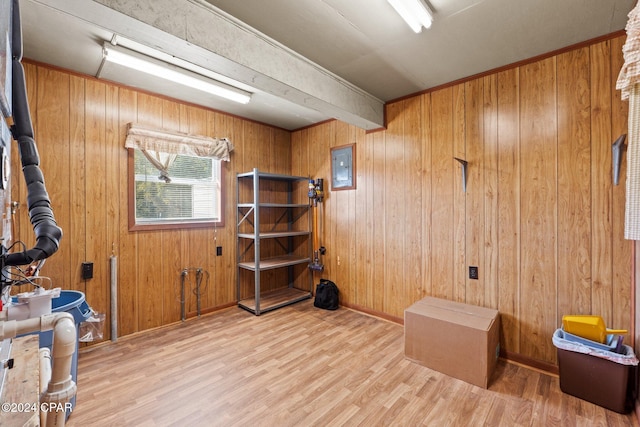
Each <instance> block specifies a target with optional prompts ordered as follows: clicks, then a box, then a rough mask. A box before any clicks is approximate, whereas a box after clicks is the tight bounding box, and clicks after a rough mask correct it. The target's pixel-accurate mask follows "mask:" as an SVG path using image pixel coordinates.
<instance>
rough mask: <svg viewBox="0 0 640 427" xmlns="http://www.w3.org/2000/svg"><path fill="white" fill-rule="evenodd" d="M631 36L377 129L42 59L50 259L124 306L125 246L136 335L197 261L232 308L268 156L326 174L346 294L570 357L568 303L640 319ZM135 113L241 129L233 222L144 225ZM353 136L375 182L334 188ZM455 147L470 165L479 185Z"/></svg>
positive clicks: (24, 229) (17, 192)
mask: <svg viewBox="0 0 640 427" xmlns="http://www.w3.org/2000/svg"><path fill="white" fill-rule="evenodd" d="M623 42H624V37H617V38H612V39H610V40H607V41H602V42H599V43H596V44H593V45H591V46H586V47H582V48H579V49H575V50H572V51H569V52H566V53H562V54H559V55H556V56H552V57H548V58H545V59H541V60H539V61H536V62H532V63H529V64H526V65H521V66H519V67H516V68H511V69H507V70H502V71H499V72H496V73H493V74H490V75H486V76H483V77H479V78H476V79H473V80H469V81H466V82H464V83H460V84H455V85H451V86H448V87H445V88H442V89H439V90H435V91H432V92H429V93H425V94H421V95H418V96H415V97H411V98H408V99H405V100H402V101H398V102H395V103H392V104H390V105H388V106H387V120H388V127H387V128H386V129H385V130H384V131H379V132H373V133H366V132H365V131H363V130H361V129H358V128H356V127H354V126H350V125H347V124H345V123H342V122H339V121H331V122H328V123H323V124H319V125H317V126H314V127H310V128H306V129H302V130H299V131H296V132H293V133H289V132H286V131H283V130H279V129H275V128H272V127H269V126H264V125H260V124H257V123H254V122H251V121H247V120H243V119H240V118H237V117H233V116H230V115H226V114H223V113H219V112H213V111H209V110H206V109H202V108H198V107H194V106H190V105H186V104H183V103H179V102H174V101H171V100H167V99H164V98H161V97H155V96H151V95H149V94H145V93H141V92H138V91H135V90H131V89H126V88H122V87H119V86H115V85H111V84H109V83H105V82H102V81H98V80H95V79H93V78H85V77H82V76H77V75H72V74H68V73H65V72H62V71H59V70H54V69H51V68H48V67H44V66H40V65H36V64H26V72H27V87H28V89H29V97H30V98H29V100H30V106H31V111H32V114H33V119H34V125H35V130H36V141H37V143H38V148H39V152H40V155H41V157H42V169H43V171H44V174H45V178H46V180H47V187H48V190H49V193H50V196H51V199H52V201H53V205H54V209H55V215H56V218H57V220H58V222H59V223H60V225H61V226H62V228H63V230H64V233H65V234H64V237H63V240H62V244H61V248H60V251H59V252H58V253H57V254H56V255H55V256H53V257H51V258H50V259H49V260H48V261H47V263H46V265H45V267H44V269H43V271H42V274H43V275H47V276H49V277H51V278H52V279H53V280H54V284H55V285H56V286H61V287H63V288H66V289H78V290H82V291H84V292H85V293H86V296H87V300H88V301H89V303H90V304H91V306H92V307H94V308H95V309H96V310H98V311H101V312H105V313H107V314H108V315H110V312H109V305H110V292H109V282H110V273H109V259H110V256H111V255H112V254H113V255H116V256H117V257H118V283H119V295H118V309H119V313H118V322H119V335H127V334H131V333H135V332H138V331H143V330H146V329H149V328H153V327H156V326H160V325H165V324H168V323H172V322H176V321H179V318H180V303H179V298H178V295H179V284H180V272H181V271H182V269H184V268H189V267H201V268H203V269H205V270H206V271H207V272H209V274H210V280H209V281H208V287H207V289H206V293H205V295H204V296H203V303H202V308H203V310H212V309H215V308H219V307H224V306H228V305H233V304H235V302H236V295H235V284H236V269H235V260H236V250H235V246H236V245H235V208H234V203H235V179H234V178H235V174H236V173H237V172H244V171H248V170H251V169H252V168H254V167H258V168H260V169H263V170H265V171H269V172H276V173H292V174H295V175H302V176H309V177H312V178H325V180H326V183H327V188H326V190H327V191H326V198H325V201H324V203H323V204H322V206H321V215H320V218H321V224H320V234H321V244H322V245H324V246H325V247H326V248H327V254H326V256H325V258H324V264H325V271H324V272H323V274H322V276H324V277H328V278H331V279H332V280H334V281H335V282H336V283H337V284H338V285H339V287H340V290H341V298H342V302H343V303H344V304H345V305H348V306H351V307H354V308H357V309H360V310H363V311H368V312H372V313H376V314H378V315H382V316H384V317H387V318H391V319H395V320H397V321H402V317H403V310H404V309H405V308H406V307H407V306H409V305H410V304H412V303H413V302H414V301H416V300H418V299H420V298H422V297H424V296H427V295H433V296H437V297H442V298H447V299H452V300H457V301H465V302H468V303H472V304H477V305H483V306H488V307H494V308H497V309H498V310H499V311H500V313H501V321H502V333H501V340H502V346H503V348H504V349H505V350H506V351H507V352H510V353H513V354H518V355H521V356H524V357H525V358H529V359H532V360H537V361H540V362H542V363H549V364H553V363H555V348H554V347H553V345H552V343H551V335H552V333H553V331H554V330H555V329H556V328H557V327H558V326H559V325H560V320H561V317H562V315H563V314H566V313H595V314H601V315H603V316H604V317H605V319H606V321H607V324H609V325H612V326H614V327H619V328H629V327H630V326H631V319H630V304H631V302H630V294H631V290H630V280H631V261H630V257H631V245H630V243H629V242H627V241H625V240H624V239H623V231H622V230H623V220H624V177H625V170H624V166H625V165H624V164H623V171H622V177H621V183H620V185H619V186H614V185H613V183H612V177H611V144H612V142H613V140H615V138H617V137H618V136H619V135H620V134H622V133H626V114H627V103H626V102H622V101H621V100H620V93H619V91H617V90H615V80H616V78H617V74H618V70H619V69H620V67H621V65H622V54H621V51H622V44H623ZM131 121H138V122H144V123H147V124H151V125H155V126H161V127H165V128H168V129H174V130H180V131H188V132H192V133H200V134H207V135H212V136H218V137H229V138H230V139H231V140H232V141H233V142H234V144H235V146H236V150H235V151H234V153H233V156H232V161H231V162H230V163H228V164H225V174H226V185H225V188H226V190H227V191H226V195H225V201H226V210H225V216H226V225H225V226H224V227H221V228H219V229H193V230H174V231H157V232H148V231H147V232H133V233H132V232H129V231H128V225H127V210H126V206H127V173H126V168H127V152H126V150H125V149H124V148H123V144H124V137H125V126H126V124H127V123H128V122H131ZM350 143H355V144H356V165H357V171H356V173H357V189H355V190H345V191H331V188H330V187H331V185H330V176H331V171H330V168H331V165H330V158H329V153H330V148H331V147H335V146H340V145H344V144H350ZM14 151H15V150H14ZM455 157H458V158H461V159H465V160H466V161H467V162H468V178H467V183H466V184H467V190H466V192H464V191H463V182H462V174H461V168H460V165H459V164H458V162H457V161H456V160H454V158H455ZM13 162H14V163H13V167H14V168H13V170H14V179H13V194H14V199H15V200H17V201H19V202H20V209H19V211H18V214H17V215H16V216H15V218H14V230H15V235H16V236H15V237H16V238H17V239H20V240H23V241H25V242H26V243H27V245H28V246H31V245H32V244H33V232H32V231H31V226H30V224H29V222H28V219H27V212H26V205H25V194H24V193H25V189H24V184H23V180H22V178H21V177H20V176H19V172H16V171H19V167H18V166H17V165H18V163H17V156H16V155H15V153H14V155H13ZM215 246H222V247H223V255H222V256H221V257H216V256H215ZM83 261H92V262H94V266H95V267H94V278H93V279H91V280H87V281H84V280H82V279H81V276H80V264H81V263H82V262H83ZM469 266H478V267H479V273H480V277H479V279H478V280H470V279H468V267H469ZM191 281H193V278H191ZM316 281H317V280H316ZM188 295H189V298H188V301H187V305H188V307H187V309H188V311H189V312H190V313H193V312H194V311H195V297H194V296H193V294H191V293H189V294H188ZM107 325H108V321H107ZM106 329H107V330H106V338H107V339H108V338H109V331H108V329H109V328H108V327H107V328H106Z"/></svg>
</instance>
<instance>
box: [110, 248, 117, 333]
mask: <svg viewBox="0 0 640 427" xmlns="http://www.w3.org/2000/svg"><path fill="white" fill-rule="evenodd" d="M117 340H118V257H117V256H115V255H111V341H113V342H116V341H117Z"/></svg>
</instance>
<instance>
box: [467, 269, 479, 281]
mask: <svg viewBox="0 0 640 427" xmlns="http://www.w3.org/2000/svg"><path fill="white" fill-rule="evenodd" d="M469 279H474V280H478V267H476V266H469Z"/></svg>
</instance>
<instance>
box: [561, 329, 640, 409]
mask: <svg viewBox="0 0 640 427" xmlns="http://www.w3.org/2000/svg"><path fill="white" fill-rule="evenodd" d="M564 334H565V332H564V331H563V330H562V329H558V330H556V331H555V333H554V334H553V344H554V345H555V347H556V348H557V350H558V369H559V373H560V390H562V391H563V392H564V393H567V394H570V395H572V396H575V397H578V398H580V399H583V400H586V401H589V402H591V403H595V404H596V405H599V406H602V407H604V408H607V409H610V410H612V411H615V412H619V413H622V414H625V413H628V412H630V411H631V409H632V408H633V402H634V400H635V396H634V393H635V383H636V370H637V366H638V359H637V357H636V355H635V353H634V352H633V349H632V348H631V347H629V346H628V345H624V346H622V349H621V353H620V354H619V353H615V352H613V351H608V350H603V349H600V348H596V347H592V346H589V345H587V344H583V343H580V342H575V341H570V340H567V339H565V335H564Z"/></svg>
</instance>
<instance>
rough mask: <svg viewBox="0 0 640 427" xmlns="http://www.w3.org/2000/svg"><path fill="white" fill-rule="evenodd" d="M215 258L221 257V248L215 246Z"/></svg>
mask: <svg viewBox="0 0 640 427" xmlns="http://www.w3.org/2000/svg"><path fill="white" fill-rule="evenodd" d="M216 256H222V246H216Z"/></svg>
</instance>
